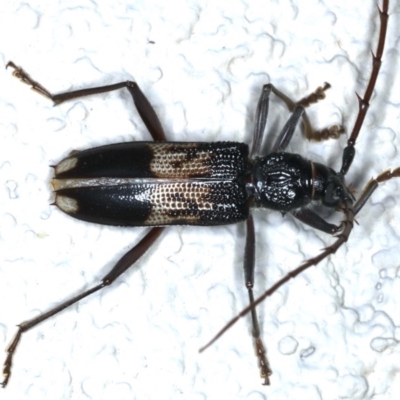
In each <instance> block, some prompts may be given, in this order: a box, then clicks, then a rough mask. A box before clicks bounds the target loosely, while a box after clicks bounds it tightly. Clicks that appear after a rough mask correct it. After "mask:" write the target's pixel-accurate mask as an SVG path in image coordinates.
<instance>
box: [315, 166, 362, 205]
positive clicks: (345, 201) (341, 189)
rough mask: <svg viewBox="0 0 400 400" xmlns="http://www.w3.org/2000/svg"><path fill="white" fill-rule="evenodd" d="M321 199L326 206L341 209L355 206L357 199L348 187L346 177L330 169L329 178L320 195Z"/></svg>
mask: <svg viewBox="0 0 400 400" xmlns="http://www.w3.org/2000/svg"><path fill="white" fill-rule="evenodd" d="M320 199H321V202H322V204H323V205H324V206H326V207H331V208H339V207H341V206H344V205H349V204H353V202H354V200H355V198H354V196H353V194H352V193H351V191H350V190H349V188H348V187H347V186H346V183H345V181H344V176H343V175H342V174H340V173H337V172H335V171H333V170H331V169H329V173H328V176H327V177H326V180H325V182H324V185H323V189H322V190H321V193H320Z"/></svg>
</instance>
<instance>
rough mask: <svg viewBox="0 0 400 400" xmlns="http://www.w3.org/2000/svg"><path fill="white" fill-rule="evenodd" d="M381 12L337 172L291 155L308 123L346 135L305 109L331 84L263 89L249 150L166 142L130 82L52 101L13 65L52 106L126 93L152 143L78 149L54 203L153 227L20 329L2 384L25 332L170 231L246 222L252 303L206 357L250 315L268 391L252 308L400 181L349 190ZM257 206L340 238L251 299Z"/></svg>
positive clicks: (66, 163)
mask: <svg viewBox="0 0 400 400" xmlns="http://www.w3.org/2000/svg"><path fill="white" fill-rule="evenodd" d="M381 7H382V8H381V9H380V10H379V18H380V32H379V38H378V40H377V45H376V50H375V51H374V53H373V55H372V59H373V63H372V71H371V75H370V79H369V82H368V86H367V88H366V91H365V93H364V94H363V95H360V96H359V97H358V101H359V112H358V116H357V120H356V122H355V124H354V127H353V129H352V130H351V131H350V132H349V137H348V140H347V145H346V147H345V148H344V150H343V153H342V155H341V160H342V161H341V167H340V168H339V170H338V171H335V170H334V169H333V168H330V167H329V166H327V165H325V164H322V163H318V162H313V161H311V160H309V159H307V158H305V157H303V156H301V155H299V154H294V153H292V152H289V151H288V146H289V144H290V141H291V139H292V137H293V135H294V134H295V130H296V128H297V126H298V125H302V126H303V129H304V131H305V135H306V137H307V138H308V139H310V140H318V141H320V140H326V139H336V138H338V137H339V136H340V135H341V134H343V133H344V129H343V127H341V126H340V125H333V126H330V127H327V128H326V129H322V130H320V131H315V130H314V129H313V128H312V126H311V124H310V121H309V119H308V117H307V114H306V112H305V109H306V108H307V107H309V106H311V105H312V104H314V103H316V102H318V101H320V100H322V99H323V98H324V97H325V92H326V91H327V90H328V89H329V87H330V85H329V83H324V84H323V85H322V86H321V87H318V88H317V89H316V90H315V91H314V92H312V93H311V94H309V95H307V96H305V97H304V98H302V99H301V100H296V101H295V100H292V99H291V98H290V96H287V95H286V94H284V93H282V92H281V91H280V90H279V89H277V88H276V87H275V86H273V85H272V84H266V85H264V86H263V88H262V90H261V95H260V98H259V102H258V105H257V111H256V117H255V128H254V134H253V141H252V143H251V146H250V147H249V146H248V145H247V144H244V143H238V142H214V143H210V142H171V141H168V138H167V135H166V134H165V133H164V130H163V127H162V124H161V122H160V121H159V119H158V117H157V115H156V113H155V111H154V109H153V107H152V106H151V105H150V103H149V101H148V100H147V98H146V97H145V95H144V94H143V93H142V91H141V90H140V88H139V86H138V85H137V83H135V82H133V81H125V82H120V83H116V84H112V85H107V86H102V87H95V88H89V89H81V90H77V91H71V92H66V93H61V94H58V95H53V94H51V92H49V91H48V90H47V89H46V88H45V87H44V86H42V85H41V84H39V83H38V82H36V81H35V80H33V79H32V78H31V77H30V76H29V75H28V74H27V73H26V72H25V71H24V70H23V69H22V68H20V67H19V66H17V65H16V64H14V63H13V62H11V61H10V62H9V63H8V64H7V66H8V67H11V68H12V69H13V75H14V76H15V77H17V78H19V79H20V80H21V81H22V82H24V83H26V84H28V85H30V86H31V87H32V88H33V89H34V90H35V91H37V92H38V93H40V94H42V95H44V96H45V97H47V98H48V99H50V100H52V101H53V102H54V103H55V104H60V103H63V102H65V101H68V100H70V99H75V98H79V97H83V96H87V95H93V94H98V93H104V92H109V91H114V90H118V89H126V90H128V91H129V93H130V95H131V96H132V99H133V102H134V104H135V107H136V109H137V110H138V112H139V115H140V117H141V119H142V121H143V123H144V124H145V126H146V127H147V129H148V131H149V133H150V134H151V136H152V138H153V141H152V142H150V141H147V142H131V143H117V144H111V145H106V146H101V147H96V148H92V149H88V150H83V151H79V152H73V153H72V154H71V155H69V156H68V157H66V158H64V159H63V160H61V161H60V162H59V163H58V164H57V165H55V166H54V178H53V180H52V186H53V189H54V192H55V200H54V203H55V205H56V206H57V207H58V208H59V209H60V210H61V211H63V212H64V213H66V214H68V215H70V216H72V217H74V218H77V219H80V220H83V221H88V222H92V223H98V224H104V225H115V226H126V227H137V226H140V227H146V226H147V227H151V229H150V230H149V232H148V233H147V234H146V235H145V236H144V238H143V239H142V240H141V241H140V242H139V243H138V244H136V245H135V246H134V247H133V248H132V249H131V250H129V251H128V252H127V253H126V254H125V255H124V256H123V257H122V258H121V259H120V260H119V261H118V262H117V263H116V265H115V266H114V267H113V268H112V269H111V271H110V272H109V273H107V274H106V275H105V276H104V277H103V278H102V279H101V281H100V283H98V284H97V285H95V286H93V287H91V288H90V289H88V290H86V291H84V292H83V293H80V294H78V295H76V296H73V297H71V298H70V299H67V300H66V301H64V302H61V303H60V304H59V305H58V306H56V307H54V308H50V309H49V311H47V312H45V313H43V314H40V315H39V316H37V317H34V318H32V319H29V320H27V321H24V322H22V323H21V324H19V325H18V331H17V334H16V336H15V338H14V339H13V340H12V341H11V343H10V345H9V347H8V349H7V356H6V360H5V363H4V369H3V374H4V380H3V382H2V385H3V387H4V386H6V385H7V383H8V382H9V379H10V377H11V373H12V365H13V361H14V359H13V357H14V355H15V352H16V349H17V345H18V343H19V342H20V340H21V338H22V337H24V335H23V334H24V333H25V332H27V331H29V330H30V329H31V328H33V327H35V326H36V325H37V324H39V323H40V322H42V321H44V320H47V319H48V318H50V317H52V316H54V315H56V314H58V313H59V312H60V311H62V310H64V309H65V308H67V307H69V306H71V305H72V304H75V303H76V302H78V301H79V300H81V299H83V298H85V297H87V296H89V295H90V294H92V293H94V292H97V291H99V290H101V289H102V288H104V287H105V286H108V285H110V284H112V283H113V282H114V281H115V280H116V279H117V278H119V277H120V276H121V275H122V274H123V273H124V272H125V271H126V270H127V269H128V268H130V267H131V266H132V265H134V264H135V263H136V262H137V261H138V260H139V259H140V258H141V257H142V255H143V254H144V253H145V252H146V251H147V250H148V249H149V248H150V247H151V246H152V244H153V243H154V242H155V241H156V240H157V239H158V237H159V236H160V234H161V233H162V231H163V229H164V226H168V225H194V226H215V225H225V224H233V223H238V222H243V221H244V224H245V226H246V243H245V245H244V253H245V256H244V281H245V287H246V289H247V291H248V297H249V304H250V305H249V306H248V307H247V308H246V309H244V310H243V311H242V312H241V313H240V315H239V316H238V317H236V318H235V319H234V320H232V321H231V322H230V323H228V325H227V326H226V327H225V328H223V330H222V331H221V332H220V333H218V335H217V336H216V337H215V338H214V339H213V340H212V341H211V342H210V343H209V344H207V345H206V346H205V347H203V348H202V350H204V349H205V348H206V347H208V346H209V345H210V344H211V343H213V342H214V341H215V340H216V339H218V338H219V337H220V336H221V335H222V334H223V333H224V332H225V331H226V330H227V329H229V328H230V327H231V326H232V325H233V324H234V323H235V322H236V321H237V320H238V319H239V318H240V317H241V316H244V315H246V314H247V313H250V315H251V324H252V336H253V341H254V346H255V349H256V355H257V358H258V365H259V368H260V374H261V377H262V382H263V384H267V385H268V384H270V376H271V374H272V371H273V360H270V359H269V358H268V357H267V349H266V346H264V344H263V335H262V332H261V330H260V327H259V322H258V317H257V313H256V306H257V305H259V304H260V303H261V302H262V301H263V300H264V299H265V298H266V297H268V296H270V295H271V294H272V293H274V292H275V291H276V290H277V289H278V288H280V287H281V286H282V285H283V284H284V283H286V282H287V281H288V280H290V279H291V278H293V277H295V276H297V275H298V274H300V273H301V272H303V271H304V270H306V269H307V268H309V267H310V266H312V265H316V264H318V263H319V262H320V261H322V260H324V259H325V258H326V257H328V256H329V255H331V254H333V253H335V252H336V250H337V249H338V248H340V246H342V245H343V244H344V243H345V242H346V241H347V240H348V239H349V237H350V234H351V231H352V229H353V225H354V222H355V216H356V215H357V214H358V213H359V212H360V210H361V209H362V208H363V206H364V205H365V203H366V202H367V200H368V199H369V197H370V196H371V195H372V194H373V192H374V191H375V190H376V189H377V187H378V185H379V184H380V183H382V182H384V181H387V180H390V179H391V178H394V177H399V176H400V168H396V169H394V170H391V171H384V172H382V173H381V174H380V175H379V176H378V177H377V178H375V179H372V180H371V181H370V182H369V183H368V184H367V185H366V187H365V188H364V190H363V191H362V192H361V193H360V194H358V195H355V194H354V193H353V191H352V189H351V187H349V183H348V182H346V174H347V173H348V171H349V169H350V168H351V165H352V162H353V160H354V157H355V154H356V141H357V139H358V136H359V134H360V131H361V128H362V124H363V121H364V118H365V116H366V114H367V111H368V107H369V102H370V99H371V96H372V93H373V90H374V87H375V84H376V80H377V78H378V74H379V70H380V66H381V60H382V54H383V50H384V45H385V36H386V31H387V24H388V8H389V1H388V0H382V6H381ZM271 96H276V97H277V98H278V99H280V100H281V101H283V102H284V103H285V105H286V106H287V109H288V110H289V112H290V116H289V118H288V120H287V122H286V124H285V125H284V126H283V127H282V129H281V131H280V133H279V135H278V136H277V139H276V140H275V141H274V143H273V145H272V147H271V148H270V149H269V150H268V152H267V153H266V154H263V152H262V150H261V149H262V144H263V138H264V135H265V130H266V124H267V117H268V110H269V102H270V99H271ZM315 203H319V204H321V205H323V206H325V207H328V208H331V209H334V210H337V211H339V212H341V213H342V214H343V221H342V222H340V223H338V224H333V223H331V222H328V221H326V220H325V219H324V218H323V217H321V216H320V215H319V214H318V213H317V212H316V211H314V209H313V208H311V207H310V205H312V204H315ZM254 208H266V209H270V210H275V211H278V212H280V213H282V214H291V217H294V218H296V219H297V220H299V221H301V222H302V223H304V224H307V225H309V226H311V227H312V228H315V229H318V230H320V231H322V232H325V233H327V234H330V235H334V236H335V237H336V238H335V240H334V241H333V243H332V244H331V245H329V246H328V247H327V248H326V249H324V250H323V251H322V252H321V253H320V254H318V255H317V256H316V257H313V258H311V259H309V260H306V261H305V262H304V263H303V264H302V265H301V266H300V267H298V268H296V269H295V270H293V271H291V272H290V273H289V274H288V275H286V276H285V277H284V278H282V279H281V280H280V281H278V282H277V283H276V284H275V285H274V286H272V287H271V288H270V289H269V290H268V291H266V292H265V293H264V294H263V295H262V296H261V297H259V298H257V299H256V300H255V298H254V294H253V286H254V268H255V247H256V246H255V228H254V221H253V217H252V215H251V210H252V209H254Z"/></svg>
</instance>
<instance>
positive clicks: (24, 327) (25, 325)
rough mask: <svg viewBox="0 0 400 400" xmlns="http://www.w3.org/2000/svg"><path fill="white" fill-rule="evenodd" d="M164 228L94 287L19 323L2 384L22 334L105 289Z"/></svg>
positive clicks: (148, 236)
mask: <svg viewBox="0 0 400 400" xmlns="http://www.w3.org/2000/svg"><path fill="white" fill-rule="evenodd" d="M163 230H164V228H162V227H161V228H152V229H151V230H150V232H148V233H147V234H146V235H145V236H144V238H143V239H142V240H141V241H140V242H139V243H138V244H137V245H135V246H134V247H133V248H132V249H130V250H129V251H128V252H127V253H126V254H125V255H124V256H123V257H122V258H121V259H120V260H119V261H118V262H117V263H116V264H115V266H114V267H113V268H112V269H111V271H110V272H109V273H108V274H107V275H105V276H104V277H103V279H102V280H101V282H100V283H99V284H97V285H95V286H93V287H92V288H90V289H88V290H86V291H84V292H82V293H80V294H78V295H76V296H72V297H71V298H69V299H68V300H66V301H64V302H62V303H61V304H59V305H58V306H56V307H54V308H52V309H50V310H49V311H47V312H45V313H42V314H40V315H38V316H37V317H34V318H32V319H29V320H27V321H24V322H21V323H20V324H19V325H18V331H17V333H16V335H15V336H14V338H13V340H12V341H11V343H10V344H9V345H8V347H7V350H6V351H7V357H6V360H5V361H4V365H3V376H4V379H3V382H0V386H2V387H5V386H6V385H7V383H8V381H9V379H10V376H11V367H12V361H13V357H14V354H15V350H16V349H17V346H18V343H19V342H20V340H21V337H22V335H23V334H24V333H25V332H27V331H29V330H30V329H32V328H33V327H34V326H36V325H38V324H40V323H41V322H43V321H45V320H46V319H48V318H50V317H52V316H53V315H56V314H58V313H59V312H61V311H63V310H65V309H66V308H68V307H69V306H72V305H73V304H75V303H77V302H78V301H79V300H82V299H84V298H85V297H87V296H89V295H91V294H92V293H95V292H97V291H98V290H101V289H103V288H104V287H106V286H109V285H111V284H112V283H113V282H114V281H115V280H116V279H117V278H118V277H119V276H121V275H122V274H123V273H124V272H125V271H126V270H127V269H129V268H130V267H131V266H132V265H134V264H135V263H136V262H137V261H138V260H139V258H140V257H142V255H143V254H144V253H146V251H147V250H148V249H149V248H150V247H151V246H152V245H153V243H154V242H155V241H156V240H157V238H158V237H159V236H160V234H161V233H162V232H163Z"/></svg>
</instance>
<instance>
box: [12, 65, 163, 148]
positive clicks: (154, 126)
mask: <svg viewBox="0 0 400 400" xmlns="http://www.w3.org/2000/svg"><path fill="white" fill-rule="evenodd" d="M7 67H11V68H14V71H13V75H14V76H15V77H16V78H19V79H20V80H21V81H22V82H24V83H26V84H27V85H30V86H31V87H32V90H34V91H35V92H38V93H40V94H42V95H43V96H45V97H47V98H48V99H50V100H52V101H53V102H54V104H56V105H57V104H60V103H62V102H64V101H67V100H71V99H76V98H78V97H83V96H89V95H92V94H98V93H106V92H111V91H113V90H118V89H122V88H126V89H128V90H129V93H130V94H131V95H132V98H133V102H134V103H135V106H136V109H137V110H138V113H139V115H140V117H141V118H142V121H143V123H144V124H145V125H146V128H147V129H148V131H149V132H150V135H151V136H152V138H153V139H154V140H155V141H158V142H163V141H166V140H167V139H166V136H165V133H164V130H163V128H162V126H161V122H160V120H159V119H158V117H157V114H156V112H155V110H154V108H153V107H152V105H151V104H150V102H149V101H148V100H147V98H146V96H145V95H144V94H143V92H142V91H141V90H140V88H139V86H138V84H137V83H136V82H133V81H125V82H119V83H115V84H113V85H106V86H99V87H94V88H88V89H81V90H74V91H71V92H66V93H60V94H56V95H53V94H51V93H50V92H49V91H48V90H47V89H45V88H44V87H43V86H42V85H41V84H40V83H38V82H36V81H34V80H33V79H32V78H31V77H30V76H29V75H28V74H27V73H26V72H25V71H24V70H23V69H22V68H19V67H17V66H16V65H15V64H14V63H13V62H12V61H10V62H8V63H7V66H6V68H7Z"/></svg>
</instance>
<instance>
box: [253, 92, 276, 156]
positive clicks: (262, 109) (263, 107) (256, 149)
mask: <svg viewBox="0 0 400 400" xmlns="http://www.w3.org/2000/svg"><path fill="white" fill-rule="evenodd" d="M271 88H272V85H264V86H263V88H262V91H261V95H260V99H259V100H258V104H257V110H256V118H255V123H254V134H253V143H252V145H251V151H250V157H253V156H257V155H259V154H260V148H261V142H262V139H263V135H264V131H265V125H266V124H267V117H268V106H269V95H270V93H271Z"/></svg>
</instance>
